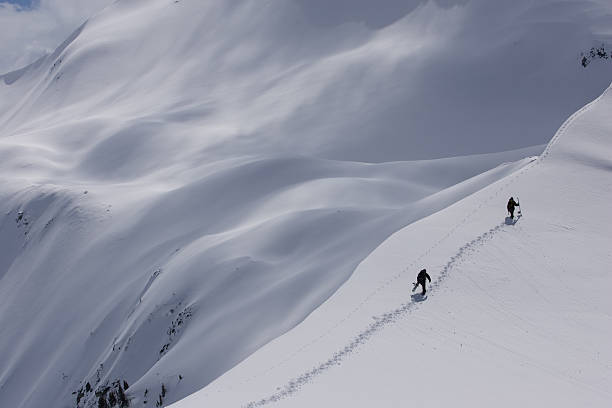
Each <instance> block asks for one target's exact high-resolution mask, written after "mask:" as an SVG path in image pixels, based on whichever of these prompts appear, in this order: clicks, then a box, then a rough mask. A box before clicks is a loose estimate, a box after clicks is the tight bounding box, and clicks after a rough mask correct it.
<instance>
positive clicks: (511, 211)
mask: <svg viewBox="0 0 612 408" xmlns="http://www.w3.org/2000/svg"><path fill="white" fill-rule="evenodd" d="M508 212H509V213H510V218H514V208H508Z"/></svg>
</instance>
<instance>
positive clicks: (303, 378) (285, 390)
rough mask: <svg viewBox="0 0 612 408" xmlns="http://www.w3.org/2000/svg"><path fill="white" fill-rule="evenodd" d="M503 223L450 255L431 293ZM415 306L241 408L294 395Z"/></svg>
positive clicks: (398, 311)
mask: <svg viewBox="0 0 612 408" xmlns="http://www.w3.org/2000/svg"><path fill="white" fill-rule="evenodd" d="M504 225H505V224H504V223H501V224H499V225H497V226H496V227H494V228H491V229H490V230H488V231H487V232H485V233H484V234H481V235H480V236H478V237H476V238H474V239H473V240H472V241H470V242H468V243H467V244H465V245H463V246H462V247H461V248H459V250H458V251H457V253H456V254H455V255H453V256H452V257H451V258H450V260H449V261H448V262H447V264H446V265H445V266H444V268H442V271H441V272H440V274H439V275H438V277H437V278H436V280H435V281H434V282H433V283H432V284H431V287H430V292H435V291H436V290H437V289H438V288H439V287H440V286H441V284H442V283H443V281H444V280H445V279H446V277H447V276H448V274H449V272H450V271H451V270H452V269H453V268H454V267H455V266H458V265H460V264H461V262H462V261H463V260H464V259H465V258H466V257H467V256H468V255H471V254H472V253H474V252H475V251H476V250H477V248H478V247H479V246H482V245H484V244H485V243H486V242H487V241H488V240H490V239H491V238H492V237H493V236H494V235H495V234H496V233H497V232H498V231H500V230H501V229H502V228H503V227H504ZM417 303H418V302H416V301H414V300H411V301H410V302H407V303H403V304H401V305H400V306H399V307H398V308H396V309H394V310H392V311H390V312H387V313H384V314H383V315H381V316H377V317H375V319H376V321H375V322H374V323H371V324H370V325H369V326H368V327H367V328H366V329H365V330H363V331H362V332H361V333H359V334H358V335H357V336H356V337H354V338H353V339H352V341H351V342H350V343H349V344H348V345H346V346H345V347H344V348H343V349H341V350H340V351H337V352H335V353H334V354H333V355H332V357H330V358H329V359H328V360H327V361H325V362H323V363H321V364H319V365H318V366H316V367H314V368H312V369H311V370H310V371H308V372H306V373H304V374H302V375H300V376H299V377H297V378H294V379H292V380H290V381H289V382H288V383H287V384H286V385H285V386H283V387H282V389H281V391H279V392H277V393H275V394H272V395H271V396H269V397H267V398H264V399H261V400H259V401H252V402H249V403H248V404H246V405H244V406H243V407H244V408H255V407H261V406H264V405H267V404H270V403H274V402H277V401H279V400H281V399H284V398H287V397H290V396H291V395H293V394H295V393H296V392H297V391H299V389H300V388H301V387H302V386H303V385H305V384H307V383H309V382H310V381H312V380H313V379H314V377H316V376H318V375H320V374H322V373H323V372H325V371H327V370H329V369H330V368H332V367H333V366H336V365H340V363H341V362H342V361H343V360H344V359H345V358H346V357H348V356H349V355H350V354H351V353H353V352H354V351H355V350H356V349H357V348H358V347H359V346H361V345H363V344H365V343H366V342H367V341H368V340H369V339H370V338H372V336H374V334H376V333H377V332H379V331H381V330H382V329H384V328H385V327H387V326H389V325H391V324H393V323H395V322H396V321H397V320H398V319H399V318H401V317H402V316H403V315H405V314H407V313H408V312H410V311H411V310H412V309H413V308H414V307H415V305H416V304H417Z"/></svg>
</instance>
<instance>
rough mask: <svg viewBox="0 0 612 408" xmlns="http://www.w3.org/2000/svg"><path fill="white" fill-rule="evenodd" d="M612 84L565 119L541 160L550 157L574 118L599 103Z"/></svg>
mask: <svg viewBox="0 0 612 408" xmlns="http://www.w3.org/2000/svg"><path fill="white" fill-rule="evenodd" d="M610 86H612V84H610ZM610 86H608V87H607V88H606V89H605V90H604V91H603V92H602V94H601V95H599V96H598V97H597V98H595V99H594V100H592V101H591V102H589V103H587V104H586V105H584V106H583V107H582V108H580V109H578V110H577V111H576V112H574V113H573V114H572V115H571V116H570V117H569V118H567V119H566V120H565V122H563V124H562V125H561V127H560V128H559V129H558V130H557V131H556V132H555V135H554V136H553V137H552V139H551V140H550V142H549V143H548V146H546V148H545V149H544V151H543V152H542V154H541V155H540V160H541V159H544V158H546V157H548V155H549V154H550V150H551V148H552V147H553V146H554V145H555V144H556V143H557V141H558V140H559V138H560V137H561V136H562V135H563V134H564V133H565V131H566V130H567V128H568V127H569V126H570V125H571V124H572V123H573V122H574V120H576V119H577V118H578V117H580V116H582V114H583V113H585V112H586V111H588V110H589V109H590V108H591V107H592V106H593V105H594V104H595V103H597V102H598V101H599V100H600V99H602V98H603V97H604V96H606V95H607V94H608V92H609V91H610Z"/></svg>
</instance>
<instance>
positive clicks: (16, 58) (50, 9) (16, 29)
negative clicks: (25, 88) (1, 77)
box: [0, 0, 113, 74]
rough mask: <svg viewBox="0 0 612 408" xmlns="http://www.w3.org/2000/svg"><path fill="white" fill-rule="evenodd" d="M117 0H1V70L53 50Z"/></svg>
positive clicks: (31, 60)
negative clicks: (88, 19) (93, 15)
mask: <svg viewBox="0 0 612 408" xmlns="http://www.w3.org/2000/svg"><path fill="white" fill-rule="evenodd" d="M112 1H113V0H0V38H2V41H0V74H2V73H5V72H8V71H12V70H15V69H18V68H21V67H23V66H25V65H27V64H29V63H31V62H33V61H35V60H36V59H37V58H38V57H40V56H42V55H44V54H45V53H47V52H51V51H53V50H54V49H55V47H57V46H58V45H59V44H61V43H62V41H64V39H65V38H66V37H67V36H68V35H69V34H70V33H71V32H72V31H73V30H75V29H76V28H77V27H78V26H79V25H80V24H81V23H83V21H85V20H86V19H87V18H88V17H90V16H91V15H92V14H95V13H96V12H98V11H100V10H101V9H102V8H104V7H105V6H106V5H108V4H110V3H112Z"/></svg>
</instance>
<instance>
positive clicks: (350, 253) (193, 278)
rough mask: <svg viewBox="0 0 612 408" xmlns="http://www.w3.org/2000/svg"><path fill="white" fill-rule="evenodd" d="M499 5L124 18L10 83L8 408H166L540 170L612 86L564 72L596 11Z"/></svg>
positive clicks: (0, 344) (1, 233) (5, 180)
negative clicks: (385, 257) (472, 201)
mask: <svg viewBox="0 0 612 408" xmlns="http://www.w3.org/2000/svg"><path fill="white" fill-rule="evenodd" d="M408 3H410V4H409V6H406V5H407V4H408ZM507 3H508V2H505V1H495V2H492V1H489V0H486V1H485V0H473V1H467V2H466V1H457V2H452V1H431V2H421V1H415V2H399V1H389V2H387V3H386V6H388V7H389V8H388V10H392V11H393V10H395V11H393V12H390V14H388V13H387V14H386V13H385V12H381V13H380V14H379V15H378V14H376V13H374V11H372V10H371V6H370V4H371V3H369V2H362V1H358V2H354V3H353V2H351V7H352V8H351V10H350V11H351V12H350V13H345V12H343V10H346V7H348V6H347V5H346V4H345V3H344V2H341V1H338V2H329V5H330V6H329V7H332V6H333V7H334V8H333V10H332V9H331V8H330V9H329V10H328V11H329V13H325V14H323V17H324V18H322V15H321V14H320V13H318V10H319V9H320V7H321V4H320V3H319V2H316V1H315V2H306V1H297V0H296V1H289V0H282V1H281V0H271V1H235V2H234V1H232V2H227V1H221V0H219V1H207V2H202V1H195V0H179V1H174V0H120V1H116V2H114V3H113V4H112V5H111V6H110V7H108V8H107V9H106V10H105V11H103V12H101V13H100V14H98V15H96V17H95V18H92V19H90V20H89V21H87V22H85V23H84V24H83V25H82V26H81V27H79V28H78V29H76V30H75V32H74V33H73V34H72V35H71V36H70V37H69V38H67V39H66V41H65V42H64V43H63V44H61V45H60V46H59V47H58V48H57V50H56V51H55V52H54V53H52V54H50V55H48V56H46V57H43V58H41V59H40V60H38V61H37V62H35V63H33V64H31V65H29V66H27V67H24V68H23V69H20V70H17V71H14V72H11V73H8V74H5V75H1V76H0V215H1V217H2V218H1V219H0V244H1V248H2V252H1V253H0V299H1V302H0V327H2V331H1V332H0V406H2V407H5V406H7V407H17V408H19V407H21V408H29V407H36V408H37V407H41V406H45V407H53V408H54V407H66V406H75V405H76V404H75V402H76V399H77V395H78V394H76V395H75V394H72V393H73V392H75V391H77V390H79V389H81V388H82V387H84V386H85V384H86V383H90V385H92V386H93V388H94V389H97V388H100V387H102V386H103V385H105V384H107V383H112V382H113V381H115V380H125V381H127V382H128V383H129V385H130V387H129V390H128V392H127V393H128V396H129V397H130V398H132V403H133V405H134V406H142V405H144V401H145V400H146V401H147V404H148V405H147V406H151V404H154V402H155V401H156V400H158V397H159V396H160V395H161V394H162V392H161V388H162V384H163V385H164V389H166V392H165V394H164V396H163V403H164V404H166V403H171V402H174V401H177V400H178V399H180V398H183V397H185V396H186V395H188V394H190V393H192V392H194V391H196V390H199V389H201V388H202V387H204V386H206V385H207V384H209V383H211V382H212V381H213V380H215V379H216V378H218V377H219V376H220V375H222V374H223V373H224V372H226V371H227V370H229V369H231V368H232V367H234V366H235V365H236V364H238V363H239V362H241V361H243V360H244V359H245V358H246V357H248V356H249V355H251V354H252V353H253V352H255V351H256V350H258V349H259V348H261V347H262V346H264V345H265V344H267V343H268V342H270V341H271V340H273V339H275V338H277V337H278V336H279V335H281V334H283V333H286V332H287V331H289V330H290V329H292V328H294V327H296V325H298V324H299V323H300V322H301V321H303V320H304V319H305V318H306V317H307V316H309V315H310V314H311V313H312V312H313V310H316V309H317V307H319V306H320V305H321V304H322V303H323V302H325V300H327V299H328V298H329V297H330V296H331V295H332V294H334V293H335V292H336V291H337V290H338V288H341V287H342V288H344V287H343V286H342V285H343V284H344V283H345V282H347V279H348V278H349V277H350V276H351V274H352V273H353V272H354V271H355V268H356V267H357V265H359V264H360V262H361V261H363V260H364V258H366V257H367V256H368V254H369V253H370V252H371V251H373V250H374V249H375V248H376V247H378V246H379V245H380V244H381V243H382V242H383V241H384V240H385V239H386V238H388V237H389V235H390V234H392V233H393V232H395V231H398V230H399V229H401V228H402V227H404V226H406V225H409V224H411V223H414V222H417V221H418V220H422V219H423V218H425V217H427V216H429V215H431V214H434V213H436V212H437V211H440V210H443V209H444V208H446V207H448V206H449V205H452V204H453V203H456V202H457V201H459V200H461V199H463V198H465V197H468V196H470V195H471V194H473V193H475V192H477V191H479V190H481V189H482V188H485V187H487V186H489V185H491V184H492V183H495V182H496V181H497V180H500V179H505V178H506V177H508V176H510V175H512V174H515V173H516V172H517V171H520V170H521V169H523V168H525V167H526V166H527V167H530V166H532V165H533V164H534V160H535V158H533V157H530V156H533V155H534V154H539V153H541V152H542V149H543V144H544V143H546V142H547V141H548V140H549V138H550V136H551V135H552V134H553V132H554V130H555V129H556V128H557V127H558V126H559V124H560V123H561V122H562V120H563V119H564V118H565V117H566V116H567V115H569V114H570V113H571V112H572V111H574V110H575V109H577V108H578V107H579V106H582V105H583V104H585V103H586V102H587V101H588V100H590V99H592V98H594V97H595V96H596V95H597V94H599V93H600V91H601V89H603V88H604V87H605V86H606V85H607V84H608V83H609V81H610V76H611V75H612V74H611V72H610V70H609V66H608V65H606V64H605V62H602V63H601V64H597V63H593V64H591V65H589V67H588V69H587V70H585V69H583V68H582V67H581V66H580V65H579V61H578V58H579V53H580V51H583V50H586V49H588V48H590V47H591V46H594V45H600V44H601V42H607V41H608V40H609V38H610V32H609V28H608V27H609V26H610V22H611V21H612V17H611V12H610V9H611V5H610V4H609V2H607V1H589V2H565V1H556V0H546V1H538V2H533V1H527V0H519V1H515V2H511V4H507ZM342 4H344V7H340V6H341V5H342ZM505 199H507V197H505V198H503V199H501V198H500V200H502V201H503V200H505ZM528 201H531V200H529V199H528ZM502 206H503V204H502ZM452 208H455V207H452ZM496 208H497V206H496ZM466 211H467V210H466ZM470 211H471V210H470ZM491 211H492V210H491ZM464 216H465V214H462V215H461V216H459V219H463V217H464ZM418 225H420V224H418ZM452 225H454V224H452ZM478 225H480V224H475V225H474V228H476V226H478ZM517 225H518V224H517ZM415 228H416V227H415ZM436 228H438V229H439V231H440V232H439V234H429V233H428V234H425V235H424V236H423V237H422V239H421V238H420V237H419V238H418V239H415V242H413V243H411V245H410V246H409V248H402V249H401V250H398V254H397V256H398V257H399V258H398V259H401V260H402V261H404V260H406V259H407V258H406V257H407V256H412V255H414V254H415V253H416V252H415V251H417V250H419V249H422V248H425V247H424V246H423V245H426V244H427V243H429V242H430V241H431V240H433V239H437V238H436V237H438V235H439V237H442V236H444V235H445V234H446V233H448V231H449V230H451V229H452V228H450V229H449V227H448V225H447V224H442V223H441V224H439V225H438V226H437V227H436ZM455 230H457V231H459V230H460V227H457V228H456V229H455ZM475 232H476V229H474V230H472V229H470V230H468V231H467V232H465V233H466V234H468V235H469V234H471V233H475ZM477 232H478V234H477V235H479V234H480V233H481V232H482V231H480V229H478V231H477ZM439 237H438V238H439ZM456 237H461V235H456ZM421 241H422V242H421ZM459 241H460V240H459ZM459 241H457V242H455V241H453V242H455V243H456V244H457V245H458V247H461V246H462V245H463V244H464V243H461V242H459ZM459 244H460V245H459ZM456 249H457V248H452V249H449V251H452V250H456ZM442 258H443V257H442ZM442 258H440V260H439V261H440V262H443V261H442ZM436 259H438V258H436ZM431 262H433V261H431ZM391 266H392V265H391ZM413 266H414V267H416V266H417V265H416V264H414V265H413ZM383 269H384V270H383ZM383 269H381V270H380V271H379V272H377V274H375V275H373V277H372V278H371V279H374V281H373V282H366V283H367V284H368V285H369V286H368V285H364V286H363V289H362V290H363V291H365V292H364V296H366V295H367V294H368V293H369V292H371V291H372V290H373V288H375V287H378V286H380V284H379V280H380V279H382V281H380V282H383V281H384V279H385V276H386V275H385V274H387V273H397V271H393V270H392V269H393V268H391V267H390V268H383ZM410 273H412V270H410ZM398 279H399V278H398ZM350 282H352V281H349V286H347V288H348V289H342V290H350V288H351V285H353V284H350ZM400 283H402V282H400ZM389 285H390V284H389ZM389 285H388V286H389ZM404 289H405V287H404V286H403V283H402V285H399V286H397V287H396V289H395V290H397V291H398V292H397V293H401V294H405V292H404ZM338 299H343V298H342V297H339V298H338ZM347 299H348V300H347V302H348V303H347V304H346V305H345V308H344V309H343V308H338V309H337V312H335V313H339V314H340V315H339V316H342V313H344V311H345V310H346V308H347V307H348V308H351V310H352V309H354V308H355V307H356V306H357V305H355V304H354V303H353V301H354V298H352V297H349V298H347ZM391 300H393V298H389V301H391ZM381 305H383V304H381ZM384 306H385V307H386V306H392V305H391V304H384ZM322 310H326V309H322ZM334 310H335V309H334ZM381 310H392V309H386V308H385V309H381ZM358 311H359V310H358ZM319 313H323V312H319ZM330 313H331V312H330ZM368 313H369V312H368ZM356 314H358V315H359V316H361V312H360V311H359V313H356ZM370 315H371V314H370ZM370 315H367V316H365V318H366V319H369V318H370ZM333 318H334V315H333V313H331V314H330V315H329V319H330V320H329V322H331V323H330V324H332V323H333V324H335V322H336V321H337V320H334V319H333ZM383 322H384V320H383ZM362 326H363V325H359V329H362V328H363V327H367V325H366V326H363V327H362ZM300 327H307V326H306V325H303V326H299V327H298V329H297V331H296V333H300V331H299V330H304V329H300ZM317 330H318V329H317ZM313 333H314V332H313ZM351 334H352V333H351ZM304 338H307V336H305V337H304ZM333 338H334V339H337V340H338V341H339V342H340V343H342V342H344V341H345V340H346V338H343V337H342V336H339V337H333ZM339 345H340V344H339ZM288 347H289V349H291V351H292V350H293V349H292V347H293V345H289V346H288ZM342 347H344V345H343V346H342ZM326 350H327V349H326ZM326 350H325V351H326ZM323 354H325V353H323ZM326 357H327V356H326V355H322V358H326ZM307 360H308V361H307V362H308V363H309V364H310V365H308V364H307V365H302V364H299V367H298V366H296V367H295V368H296V369H297V368H299V369H304V368H305V367H309V366H311V365H312V361H311V360H310V357H307ZM267 362H268V361H267V360H266V364H267ZM266 364H263V365H261V367H263V366H265V365H266ZM290 371H291V373H290V375H299V374H298V373H294V372H293V371H292V370H290ZM287 374H288V375H289V373H287ZM232 375H233V374H232ZM281 377H282V378H281ZM287 378H289V377H287ZM278 380H279V382H278V383H275V385H274V386H278V387H281V390H280V391H278V392H283V391H282V390H283V388H282V387H284V385H283V384H285V383H284V382H283V381H285V380H286V378H285V377H284V373H283V375H281V376H280V377H279V378H278ZM276 384H277V385H276ZM268 385H269V384H268ZM145 390H146V391H147V396H146V397H145V395H144V394H145ZM258 392H261V393H263V394H262V398H266V397H269V396H270V395H274V393H275V392H277V391H275V390H274V389H271V390H268V388H266V387H262V388H261V389H260V390H258ZM258 395H259V394H258ZM236 396H237V397H242V396H244V397H246V399H247V400H249V399H250V398H251V396H250V394H248V395H247V394H244V395H242V394H240V393H239V394H236ZM253 398H254V397H253ZM223 401H225V400H223ZM227 401H228V402H229V400H227ZM96 402H97V401H96V397H95V396H94V393H93V392H89V393H87V394H86V395H85V396H84V397H83V398H81V402H80V404H79V406H80V407H83V406H90V405H92V404H95V403H96ZM239 403H240V404H242V403H248V401H240V402H239Z"/></svg>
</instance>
